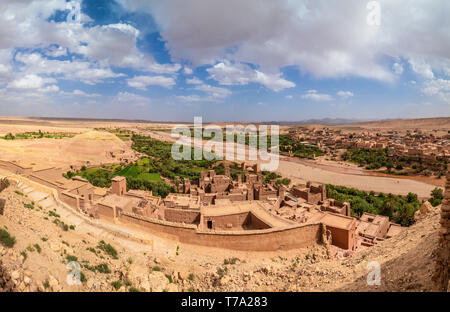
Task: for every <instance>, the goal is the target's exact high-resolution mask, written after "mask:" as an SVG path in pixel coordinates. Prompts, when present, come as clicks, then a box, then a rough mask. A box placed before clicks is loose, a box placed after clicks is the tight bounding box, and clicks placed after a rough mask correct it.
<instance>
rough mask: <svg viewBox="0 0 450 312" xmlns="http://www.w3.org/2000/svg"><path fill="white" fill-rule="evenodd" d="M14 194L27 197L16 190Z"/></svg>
mask: <svg viewBox="0 0 450 312" xmlns="http://www.w3.org/2000/svg"><path fill="white" fill-rule="evenodd" d="M14 193H16V194H18V195H20V196H25V194H24V193H22V192H21V191H19V190H15V191H14Z"/></svg>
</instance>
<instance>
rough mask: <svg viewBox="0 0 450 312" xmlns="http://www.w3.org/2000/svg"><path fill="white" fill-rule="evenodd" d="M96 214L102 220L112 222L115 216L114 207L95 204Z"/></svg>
mask: <svg viewBox="0 0 450 312" xmlns="http://www.w3.org/2000/svg"><path fill="white" fill-rule="evenodd" d="M97 214H98V216H99V217H100V218H102V219H107V220H109V221H111V220H114V217H115V216H116V214H115V207H114V206H109V205H105V204H101V203H97Z"/></svg>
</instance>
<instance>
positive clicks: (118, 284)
mask: <svg viewBox="0 0 450 312" xmlns="http://www.w3.org/2000/svg"><path fill="white" fill-rule="evenodd" d="M111 286H112V287H114V289H115V290H119V289H120V287H122V282H121V281H114V282H112V283H111Z"/></svg>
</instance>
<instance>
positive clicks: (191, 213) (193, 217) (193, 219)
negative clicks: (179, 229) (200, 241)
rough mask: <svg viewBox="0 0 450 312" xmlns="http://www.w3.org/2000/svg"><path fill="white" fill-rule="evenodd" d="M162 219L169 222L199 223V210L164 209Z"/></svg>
mask: <svg viewBox="0 0 450 312" xmlns="http://www.w3.org/2000/svg"><path fill="white" fill-rule="evenodd" d="M164 220H167V221H169V222H179V223H187V224H192V223H199V222H200V212H199V211H196V210H189V209H172V208H165V209H164Z"/></svg>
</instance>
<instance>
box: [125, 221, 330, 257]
mask: <svg viewBox="0 0 450 312" xmlns="http://www.w3.org/2000/svg"><path fill="white" fill-rule="evenodd" d="M119 220H120V221H122V222H124V223H130V224H134V225H136V226H138V227H140V228H142V229H144V230H147V231H149V232H151V233H154V234H156V235H159V236H163V237H169V238H171V239H174V238H175V239H177V240H178V241H180V242H182V243H186V244H193V245H201V246H206V247H219V248H225V249H232V250H242V251H276V250H291V249H298V248H305V247H309V246H312V245H315V244H318V243H319V242H321V231H320V223H314V224H302V225H298V226H295V227H291V228H285V229H267V230H254V231H252V230H249V231H205V232H203V231H199V230H197V227H196V226H195V225H189V224H186V225H180V224H175V223H172V222H167V221H161V220H156V219H149V218H145V217H142V216H139V215H135V214H131V213H125V212H123V213H122V214H121V215H120V217H119Z"/></svg>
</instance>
